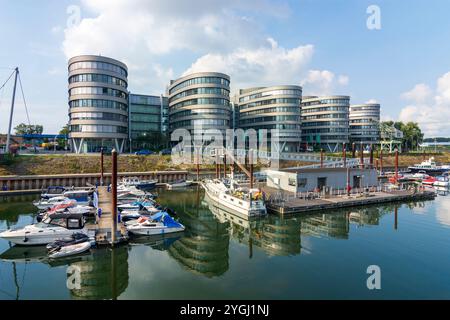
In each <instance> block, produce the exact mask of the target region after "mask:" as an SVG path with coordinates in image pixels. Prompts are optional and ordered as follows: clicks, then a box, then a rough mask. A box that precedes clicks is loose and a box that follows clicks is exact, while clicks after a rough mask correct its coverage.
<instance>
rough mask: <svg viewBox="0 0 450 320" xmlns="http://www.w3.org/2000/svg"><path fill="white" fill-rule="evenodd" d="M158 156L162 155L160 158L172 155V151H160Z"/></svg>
mask: <svg viewBox="0 0 450 320" xmlns="http://www.w3.org/2000/svg"><path fill="white" fill-rule="evenodd" d="M159 154H160V155H162V156H167V155H171V154H172V150H171V149H164V150H161V151H160V152H159Z"/></svg>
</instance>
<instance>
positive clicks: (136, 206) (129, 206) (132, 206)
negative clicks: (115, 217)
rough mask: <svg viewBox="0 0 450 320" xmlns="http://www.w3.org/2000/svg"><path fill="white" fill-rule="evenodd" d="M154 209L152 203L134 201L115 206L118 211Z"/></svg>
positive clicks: (148, 201)
mask: <svg viewBox="0 0 450 320" xmlns="http://www.w3.org/2000/svg"><path fill="white" fill-rule="evenodd" d="M154 207H155V203H154V202H153V201H150V200H145V201H135V202H132V203H124V204H119V205H118V206H117V209H118V210H119V211H122V210H128V211H138V210H142V209H149V210H151V209H152V208H154Z"/></svg>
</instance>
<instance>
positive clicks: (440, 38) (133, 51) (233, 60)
mask: <svg viewBox="0 0 450 320" xmlns="http://www.w3.org/2000/svg"><path fill="white" fill-rule="evenodd" d="M71 5H75V6H78V7H79V9H80V13H81V16H80V18H81V19H80V20H79V21H76V23H74V24H71V25H68V22H69V23H70V22H71V21H72V20H70V19H71V18H72V17H73V16H71V15H70V14H68V13H67V8H68V7H69V6H71ZM369 5H377V6H378V7H379V8H380V10H381V11H380V12H381V29H380V30H369V29H368V28H367V26H366V20H367V19H368V17H369V14H367V13H366V9H367V7H368V6H369ZM449 11H450V2H449V1H446V0H430V1H425V0H410V1H406V0H404V1H401V0H390V1H381V0H371V1H366V0H298V1H282V0H277V1H271V0H261V1H258V0H248V1H241V2H239V1H237V0H236V1H235V0H232V1H228V2H226V3H224V2H223V1H216V0H198V1H174V0H169V1H162V0H151V1H144V0H128V1H119V0H112V1H111V0H110V1H106V0H91V1H83V0H81V1H64V0H63V1H61V0H48V1H32V0H21V1H12V0H0V37H1V39H2V41H1V43H2V46H1V50H0V82H1V83H3V81H4V80H5V79H6V78H7V76H8V75H9V73H10V72H11V70H9V69H5V68H12V67H14V66H19V68H20V71H21V77H22V82H23V85H24V89H25V94H26V98H27V104H28V106H29V109H30V117H31V121H32V122H34V123H41V124H43V125H44V128H45V132H48V133H53V132H56V131H58V130H59V129H60V127H62V126H63V125H64V124H65V123H67V121H68V116H67V71H66V68H67V59H68V57H70V56H71V55H74V54H81V53H83V54H84V53H90V54H102V55H106V56H110V57H113V58H117V59H119V60H123V61H125V62H126V63H127V65H128V66H129V69H130V72H129V89H130V90H131V91H132V92H136V93H144V94H160V93H163V92H164V91H165V85H167V83H168V81H169V80H170V79H174V78H177V77H178V76H180V75H182V74H183V73H189V72H192V71H200V70H210V69H216V71H222V72H223V71H225V72H226V73H228V74H230V75H231V77H232V79H231V81H232V87H233V88H234V89H237V88H241V87H246V86H253V85H272V84H276V83H279V84H301V85H303V88H304V95H309V94H343V95H351V102H352V103H363V102H366V101H369V100H373V99H375V100H376V101H377V102H379V103H381V105H382V116H383V118H384V119H393V120H396V119H401V120H405V121H408V120H413V121H418V122H419V123H420V125H421V126H422V127H423V129H424V131H425V132H426V134H427V136H435V135H448V136H450V130H449V129H447V125H446V122H447V120H448V119H449V118H450V74H449V72H450V59H449V57H450V41H449V39H450V19H448V12H449ZM211 71H215V70H211ZM10 94H11V86H7V87H6V88H5V90H3V91H0V101H1V102H0V132H6V130H7V117H8V114H9V103H10ZM19 98H20V97H19ZM25 120H26V117H25V113H24V107H23V104H22V103H21V99H19V100H18V104H17V113H16V114H15V117H14V123H16V124H17V123H20V122H23V121H25Z"/></svg>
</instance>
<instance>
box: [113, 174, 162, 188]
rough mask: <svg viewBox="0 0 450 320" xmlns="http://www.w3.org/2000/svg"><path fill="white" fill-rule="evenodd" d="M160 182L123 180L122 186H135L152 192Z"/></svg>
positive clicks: (134, 178)
mask: <svg viewBox="0 0 450 320" xmlns="http://www.w3.org/2000/svg"><path fill="white" fill-rule="evenodd" d="M157 183H158V180H141V179H139V178H138V177H126V178H123V179H122V181H121V184H122V185H124V186H125V187H130V186H134V187H136V188H138V189H141V190H150V189H153V188H155V187H156V184H157Z"/></svg>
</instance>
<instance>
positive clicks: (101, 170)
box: [100, 148, 103, 186]
mask: <svg viewBox="0 0 450 320" xmlns="http://www.w3.org/2000/svg"><path fill="white" fill-rule="evenodd" d="M100 185H101V186H102V185H103V148H101V151H100Z"/></svg>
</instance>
